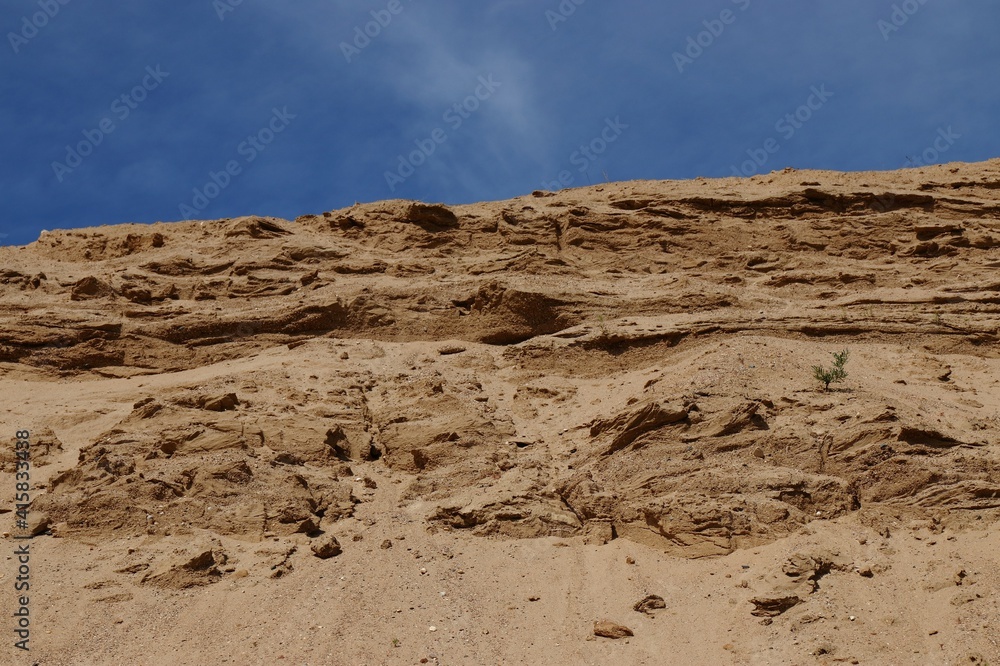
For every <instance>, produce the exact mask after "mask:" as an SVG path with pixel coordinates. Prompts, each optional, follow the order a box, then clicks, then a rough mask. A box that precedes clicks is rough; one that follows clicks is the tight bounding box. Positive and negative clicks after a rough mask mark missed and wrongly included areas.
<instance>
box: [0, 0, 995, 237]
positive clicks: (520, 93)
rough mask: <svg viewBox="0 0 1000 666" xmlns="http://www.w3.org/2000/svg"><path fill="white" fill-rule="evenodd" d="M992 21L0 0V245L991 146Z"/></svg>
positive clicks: (979, 6) (810, 7)
mask: <svg viewBox="0 0 1000 666" xmlns="http://www.w3.org/2000/svg"><path fill="white" fill-rule="evenodd" d="M237 3H238V4H237ZM577 3H579V4H577ZM373 12H374V14H373ZM998 26H1000V3H997V2H996V0H922V1H921V0H905V1H898V0H897V1H896V2H893V1H892V0H884V1H883V0H836V1H834V0H827V1H825V2H822V1H821V2H800V1H798V0H709V1H705V0H702V1H699V2H683V3H682V2H663V3H659V2H650V1H648V0H647V1H643V2H640V1H639V0H619V1H618V2H614V3H611V2H599V1H598V0H583V1H581V0H562V1H561V2H560V0H492V1H491V0H483V1H480V2H473V1H469V0H440V1H437V2H435V1H433V0H373V1H360V0H359V1H355V2H347V1H342V0H285V1H283V2H278V1H265V0H242V2H240V1H239V0H214V1H213V0H174V1H172V2H169V3H168V2H161V3H149V2H136V3H105V2H101V3H98V2H94V1H93V0H0V29H2V32H3V34H4V40H3V43H2V44H0V121H2V122H0V127H2V139H0V148H2V151H3V152H2V155H3V158H4V159H3V160H2V161H0V193H2V202H3V207H2V209H0V234H3V237H2V238H0V243H3V244H23V243H28V242H31V241H33V240H34V239H35V238H37V236H38V232H39V231H40V230H41V229H55V228H72V227H82V226H92V225H98V224H113V223H120V222H155V221H170V220H178V219H184V218H185V217H189V218H193V219H216V218H222V217H234V216H239V215H249V214H258V215H275V216H279V217H285V218H290V219H293V218H295V217H297V216H299V215H303V214H308V213H319V212H322V211H325V210H330V209H334V208H340V207H343V206H349V205H351V204H353V203H354V202H355V201H362V202H363V201H376V200H380V199H387V198H407V199H419V200H424V201H442V202H446V203H467V202H473V201H480V200H491V199H503V198H507V197H512V196H517V195H520V194H525V193H528V192H531V191H532V190H535V189H542V188H544V187H546V186H548V187H556V186H557V185H558V186H561V185H560V177H562V181H561V182H562V183H564V184H565V183H568V184H569V185H570V186H581V185H587V184H590V183H594V182H600V181H603V180H605V178H606V177H607V178H609V179H611V180H631V179H668V178H671V179H672V178H693V177H697V176H728V175H733V174H734V173H740V172H741V173H744V174H752V173H754V172H764V173H766V172H769V171H771V170H774V169H781V168H784V167H786V166H793V167H797V168H823V169H841V170H867V169H896V168H900V167H903V166H906V164H907V162H908V160H910V159H913V160H917V161H922V160H924V159H928V160H929V161H933V162H949V161H977V160H983V159H989V158H992V157H997V156H1000V126H998V123H997V119H998V118H1000V39H997V28H998ZM366 31H367V33H368V34H365V33H366ZM345 45H346V46H345ZM456 105H457V106H456ZM734 170H735V171H734Z"/></svg>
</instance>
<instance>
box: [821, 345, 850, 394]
mask: <svg viewBox="0 0 1000 666" xmlns="http://www.w3.org/2000/svg"><path fill="white" fill-rule="evenodd" d="M847 356H848V352H847V350H846V349H845V350H844V351H842V352H834V353H833V367H832V368H824V367H822V366H819V365H814V366H813V377H815V378H816V381H818V382H821V383H822V384H823V390H824V391H829V390H830V384H834V383H836V382H842V381H844V380H845V379H847V370H845V369H844V366H845V365H847Z"/></svg>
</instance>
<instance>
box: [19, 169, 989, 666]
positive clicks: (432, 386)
mask: <svg viewBox="0 0 1000 666" xmlns="http://www.w3.org/2000/svg"><path fill="white" fill-rule="evenodd" d="M0 322H2V324H0V391H2V395H3V397H4V399H3V405H2V411H0V443H2V448H0V499H2V501H0V511H2V512H3V513H2V514H0V521H2V522H3V526H2V528H0V529H2V530H3V532H4V534H5V536H4V539H3V543H4V553H5V555H4V558H3V559H2V560H0V574H2V575H3V578H0V584H2V585H0V590H3V591H2V592H0V611H2V616H3V617H6V618H7V620H5V622H6V623H7V626H0V630H2V631H0V635H2V636H5V639H4V644H3V645H2V646H0V663H3V664H35V663H37V664H41V665H44V666H57V665H65V666H86V665H88V664H94V665H102V666H103V665H111V664H128V665H130V666H131V665H141V664H149V665H157V666H158V665H161V664H162V665H174V664H176V665H180V664H191V665H195V664H199V665H201V664H239V665H243V664H269V665H273V664H296V665H301V664H309V665H340V664H345V665H346V664H440V665H445V664H447V665H453V664H532V665H533V664H550V665H553V666H562V665H565V666H570V665H573V666H576V665H578V664H601V665H603V664H614V665H624V664H637V665H639V664H649V665H660V664H679V665H680V664H684V665H687V664H712V665H715V664H719V665H729V664H732V665H740V666H743V665H746V666H750V665H754V666H756V665H758V664H774V665H779V664H780V665H786V664H787V665H798V664H830V665H833V664H899V665H911V664H916V665H923V664H942V665H945V666H958V665H963V666H982V665H984V664H993V665H994V666H995V665H996V664H998V663H1000V647H998V642H1000V620H998V619H997V618H998V617H1000V613H998V593H1000V590H998V585H1000V572H998V566H997V565H998V561H1000V558H998V553H1000V534H998V532H997V529H996V527H997V521H998V518H1000V440H998V433H1000V390H998V389H1000V345H998V343H1000V337H998V335H1000V332H998V327H1000V160H993V161H990V162H984V163H980V164H949V165H943V166H936V167H925V168H921V169H908V170H902V171H897V172H886V173H849V174H845V173H834V172H817V171H795V170H792V169H786V170H785V171H782V172H775V173H772V174H769V175H764V176H756V177H754V178H750V179H734V178H728V179H716V180H709V179H701V178H699V179H696V180H692V181H682V182H680V181H662V182H653V181H645V182H629V183H613V184H604V185H598V186H593V187H588V188H583V189H575V190H565V191H562V192H558V193H550V192H535V193H533V194H531V195H528V196H524V197H520V198H518V199H513V200H509V201H499V202H487V203H481V204H475V205H462V206H452V207H447V206H443V205H432V204H421V203H415V202H409V201H386V202H379V203H372V204H359V205H355V206H352V207H351V208H347V209H343V210H337V211H332V212H328V213H324V214H321V215H311V216H305V217H302V218H299V219H297V220H295V221H288V220H280V219H275V218H260V217H245V218H239V219H226V220H217V221H204V222H182V223H172V224H154V225H116V226H106V227H99V228H93V229H81V230H74V231H51V232H45V233H43V234H42V235H41V237H40V238H39V240H38V241H37V242H35V243H32V244H31V245H28V246H26V247H8V248H2V249H0ZM843 349H847V350H848V351H849V360H848V362H847V364H846V370H847V373H848V376H847V378H846V379H845V380H844V381H843V382H839V383H834V384H831V386H830V390H829V391H827V390H824V388H823V385H822V384H821V383H820V382H818V381H817V380H816V379H815V378H814V377H813V369H812V368H813V366H823V367H829V366H830V365H831V363H832V360H833V356H832V354H833V352H839V351H841V350H843ZM19 430H27V431H29V432H30V433H31V435H30V442H31V454H30V455H31V511H30V514H29V516H28V520H27V521H26V522H27V528H23V527H22V528H18V527H16V523H15V514H16V503H15V501H14V499H15V483H16V479H15V474H14V473H15V468H16V465H17V458H16V448H15V446H16V444H15V440H16V437H15V433H16V432H17V431H19ZM26 533H34V534H35V536H34V538H32V539H18V538H17V537H19V536H25V535H26ZM28 543H30V551H31V563H30V567H31V580H30V592H29V593H28V594H30V603H29V607H30V613H31V616H30V617H31V622H30V647H31V651H30V653H26V652H24V651H22V650H19V649H17V648H16V647H14V642H15V641H16V640H17V639H16V638H15V635H14V631H13V630H14V629H15V628H16V618H15V617H14V615H13V614H14V612H15V611H16V610H17V608H18V606H19V603H18V596H19V594H20V593H18V592H15V590H14V582H15V579H16V577H17V575H18V560H17V556H16V555H15V549H16V548H18V547H20V546H21V545H23V544H28ZM0 622H3V621H0Z"/></svg>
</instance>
